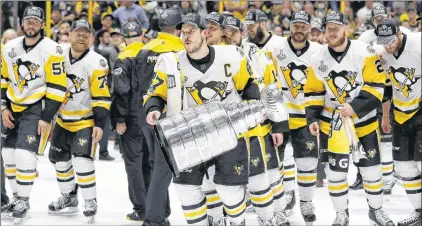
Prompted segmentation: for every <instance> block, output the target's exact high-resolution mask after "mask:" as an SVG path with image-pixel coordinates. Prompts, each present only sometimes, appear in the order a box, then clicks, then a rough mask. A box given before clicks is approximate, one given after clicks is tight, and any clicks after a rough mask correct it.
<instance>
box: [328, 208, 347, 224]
mask: <svg viewBox="0 0 422 226" xmlns="http://www.w3.org/2000/svg"><path fill="white" fill-rule="evenodd" d="M332 226H349V211H348V210H346V211H340V212H337V213H336V219H334V222H333V224H332Z"/></svg>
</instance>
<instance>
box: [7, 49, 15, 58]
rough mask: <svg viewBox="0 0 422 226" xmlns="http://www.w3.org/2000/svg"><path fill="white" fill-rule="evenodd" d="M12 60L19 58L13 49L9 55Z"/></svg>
mask: <svg viewBox="0 0 422 226" xmlns="http://www.w3.org/2000/svg"><path fill="white" fill-rule="evenodd" d="M8 55H9V57H10V59H13V58H15V57H16V56H17V54H16V53H15V49H14V48H12V50H11V51H10V52H9V53H8Z"/></svg>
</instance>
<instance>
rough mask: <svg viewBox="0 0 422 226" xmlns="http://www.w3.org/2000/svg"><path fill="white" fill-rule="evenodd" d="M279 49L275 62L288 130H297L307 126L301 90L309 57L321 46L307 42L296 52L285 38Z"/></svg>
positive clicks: (309, 61)
mask: <svg viewBox="0 0 422 226" xmlns="http://www.w3.org/2000/svg"><path fill="white" fill-rule="evenodd" d="M279 47H280V48H281V52H280V53H279V57H278V58H277V60H278V67H279V71H280V82H281V87H282V91H283V97H284V100H285V102H286V107H287V109H288V111H289V128H290V129H298V128H301V127H304V126H306V125H307V123H306V113H305V96H304V94H303V88H304V86H305V83H306V77H307V74H308V68H309V65H310V64H311V57H312V55H313V54H314V53H315V52H317V51H319V50H320V48H321V45H320V44H318V43H315V42H310V41H307V42H306V46H305V47H304V48H303V49H300V50H296V49H294V47H293V45H292V44H291V42H290V39H288V38H286V39H283V41H282V42H281V43H280V44H279Z"/></svg>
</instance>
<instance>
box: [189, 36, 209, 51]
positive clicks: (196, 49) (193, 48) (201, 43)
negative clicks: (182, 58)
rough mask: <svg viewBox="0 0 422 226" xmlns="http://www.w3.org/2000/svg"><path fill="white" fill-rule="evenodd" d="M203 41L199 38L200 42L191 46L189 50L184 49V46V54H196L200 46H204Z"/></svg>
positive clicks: (203, 39)
mask: <svg viewBox="0 0 422 226" xmlns="http://www.w3.org/2000/svg"><path fill="white" fill-rule="evenodd" d="M204 41H205V38H203V37H201V41H200V42H199V43H198V45H193V46H192V48H191V50H189V49H188V48H186V45H185V49H186V52H187V53H190V54H192V53H196V52H198V51H199V50H200V49H201V46H202V45H203V44H204Z"/></svg>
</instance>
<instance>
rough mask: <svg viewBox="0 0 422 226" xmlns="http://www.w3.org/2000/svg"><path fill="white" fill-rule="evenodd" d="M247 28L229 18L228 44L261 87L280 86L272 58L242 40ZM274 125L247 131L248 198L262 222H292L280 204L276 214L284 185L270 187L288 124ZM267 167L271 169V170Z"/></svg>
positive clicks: (265, 125) (264, 124) (275, 172)
mask: <svg viewBox="0 0 422 226" xmlns="http://www.w3.org/2000/svg"><path fill="white" fill-rule="evenodd" d="M244 29H245V27H244V25H243V23H242V22H240V20H239V19H237V18H235V17H231V16H229V17H227V18H226V29H225V30H226V34H227V41H228V43H227V44H231V45H235V46H238V47H240V48H242V50H243V52H244V53H245V56H246V58H247V59H248V61H249V63H250V64H251V68H252V70H253V73H254V76H255V77H256V78H257V79H258V80H259V81H260V89H262V88H264V87H265V86H266V85H269V84H271V83H274V82H276V83H277V85H279V86H280V83H279V81H278V78H277V73H276V70H275V68H274V64H273V62H272V59H271V58H270V57H269V56H268V55H267V54H266V53H265V52H264V51H263V50H261V49H259V48H258V47H257V46H256V45H255V44H253V43H250V42H245V41H242V33H243V32H244ZM271 124H273V123H271V122H270V121H267V122H264V123H262V124H261V126H257V127H256V128H254V129H252V130H251V131H249V132H248V138H249V151H250V153H249V154H250V157H249V158H250V164H249V169H250V170H249V184H248V189H249V193H250V194H249V197H250V199H251V202H252V205H253V207H254V209H255V212H256V213H257V215H258V222H259V224H260V225H272V224H274V225H289V223H288V219H287V217H286V216H285V214H284V211H283V210H280V208H279V206H278V207H277V208H276V210H278V212H276V213H275V216H274V214H273V213H274V206H273V197H274V196H276V197H277V198H279V197H280V187H281V186H283V185H282V183H279V184H278V186H275V188H274V189H271V183H270V180H269V177H268V174H269V173H273V174H278V173H279V164H278V162H279V161H278V159H279V157H278V153H277V151H276V149H275V147H277V146H279V145H281V144H282V142H283V135H282V132H284V131H286V130H288V128H287V126H286V128H280V127H278V125H279V124H277V123H276V124H273V126H271ZM283 129H284V131H283ZM270 132H271V133H270ZM266 170H268V173H267V172H266ZM271 191H272V192H271ZM277 204H278V203H277Z"/></svg>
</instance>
